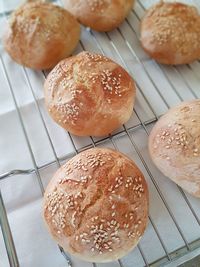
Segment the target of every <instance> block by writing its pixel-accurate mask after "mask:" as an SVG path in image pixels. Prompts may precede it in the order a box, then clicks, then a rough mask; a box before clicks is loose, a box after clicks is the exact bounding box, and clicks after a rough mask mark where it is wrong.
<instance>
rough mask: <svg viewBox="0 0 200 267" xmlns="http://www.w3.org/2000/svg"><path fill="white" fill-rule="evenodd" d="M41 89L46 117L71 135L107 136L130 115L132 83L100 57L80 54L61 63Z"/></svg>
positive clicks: (111, 63) (132, 92)
mask: <svg viewBox="0 0 200 267" xmlns="http://www.w3.org/2000/svg"><path fill="white" fill-rule="evenodd" d="M44 87H45V102H46V106H47V108H48V111H49V113H50V115H51V116H52V118H53V119H54V120H55V121H56V122H57V123H58V124H59V125H61V126H62V127H63V128H64V129H66V130H68V131H69V132H71V133H73V134H75V135H79V136H89V135H93V136H104V135H107V134H109V133H111V132H112V131H114V130H115V129H117V128H118V127H119V126H121V125H122V124H123V123H125V122H127V121H128V120H129V118H130V116H131V114H132V111H133V103H134V100H135V85H134V81H133V79H132V78H131V77H130V76H129V74H128V73H127V72H126V71H125V70H124V69H123V68H122V67H121V66H119V65H118V64H116V63H115V62H113V61H112V60H110V59H109V58H107V57H105V56H102V55H98V54H91V53H89V52H82V53H80V54H78V55H76V56H73V57H71V58H68V59H65V60H63V61H61V62H60V63H59V64H58V65H57V66H56V67H55V68H54V69H53V70H52V72H51V73H50V74H49V76H48V77H47V80H46V82H45V85H44Z"/></svg>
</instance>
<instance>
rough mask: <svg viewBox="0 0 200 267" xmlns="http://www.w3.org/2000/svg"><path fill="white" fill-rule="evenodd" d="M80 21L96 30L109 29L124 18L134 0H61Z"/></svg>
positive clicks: (113, 27)
mask: <svg viewBox="0 0 200 267" xmlns="http://www.w3.org/2000/svg"><path fill="white" fill-rule="evenodd" d="M63 3H64V6H65V8H66V9H67V10H69V12H71V13H72V14H73V15H74V16H75V17H76V18H77V19H78V20H79V21H80V23H82V24H84V25H85V26H88V27H90V28H92V29H94V30H96V31H111V30H113V29H115V28H116V27H118V26H119V25H120V24H121V23H122V22H123V20H124V19H125V18H126V16H127V15H128V13H129V12H130V10H131V8H132V7H133V4H134V0H63Z"/></svg>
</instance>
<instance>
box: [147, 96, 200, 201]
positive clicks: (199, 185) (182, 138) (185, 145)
mask: <svg viewBox="0 0 200 267" xmlns="http://www.w3.org/2000/svg"><path fill="white" fill-rule="evenodd" d="M199 114H200V100H199V99H198V100H193V101H190V102H183V103H181V104H180V105H178V106H176V107H174V108H172V109H170V110H169V111H168V112H167V113H166V114H165V115H164V116H162V117H161V119H160V120H159V121H158V122H157V123H156V125H155V126H154V128H153V130H152V132H151V134H150V137H149V152H150V155H151V158H152V160H153V162H154V163H155V165H156V166H157V167H158V169H159V170H160V171H161V172H162V173H163V174H164V175H166V176H167V177H169V178H170V179H171V180H173V181H174V182H175V183H177V184H178V185H179V186H180V187H182V188H183V189H184V190H185V191H187V192H188V193H190V194H192V195H194V196H196V197H200V116H199Z"/></svg>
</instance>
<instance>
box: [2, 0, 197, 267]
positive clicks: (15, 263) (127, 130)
mask: <svg viewBox="0 0 200 267" xmlns="http://www.w3.org/2000/svg"><path fill="white" fill-rule="evenodd" d="M139 4H140V6H141V7H142V8H143V9H144V6H143V5H142V3H141V2H140V1H139ZM133 14H134V15H135V16H136V17H137V19H138V20H140V18H139V16H138V15H137V13H136V12H135V11H133ZM4 15H5V14H4ZM6 16H7V14H6ZM126 23H127V24H128V26H129V27H130V28H131V30H132V31H133V33H134V34H135V35H136V36H137V37H138V34H137V32H136V31H135V30H134V28H133V27H132V25H131V24H130V23H129V20H128V19H127V20H126ZM117 31H118V34H119V35H120V36H121V38H123V40H124V43H125V45H126V46H127V49H129V51H130V52H131V53H132V55H133V57H134V58H135V59H136V60H137V62H138V64H140V66H141V67H142V69H143V70H144V72H145V74H146V76H147V77H148V79H149V81H150V82H151V84H152V85H153V87H154V88H155V89H156V92H157V93H158V95H159V97H160V98H161V99H162V101H163V103H164V104H165V106H166V107H167V108H169V104H168V102H167V101H166V99H165V98H164V97H163V95H162V93H161V92H160V90H159V88H158V87H157V85H156V84H155V82H154V80H153V78H152V77H151V75H150V74H149V72H148V69H147V68H146V65H145V64H144V63H143V62H142V61H141V60H140V58H139V57H138V56H137V54H136V53H135V51H134V49H133V48H132V46H131V45H130V44H129V43H128V41H127V40H126V38H125V37H124V34H123V32H122V31H121V30H120V29H118V30H117ZM90 34H91V37H92V38H93V41H94V42H95V44H96V45H97V46H98V49H99V50H100V51H101V52H102V53H105V54H106V52H105V51H104V49H103V47H102V45H101V43H99V41H98V40H97V38H96V35H95V33H94V32H92V31H90ZM105 35H106V36H107V38H108V40H109V44H110V45H111V46H112V47H113V49H114V51H115V54H116V56H117V57H119V58H120V61H121V62H122V64H123V65H124V66H125V67H127V68H128V65H127V63H126V61H125V60H124V59H123V56H122V55H121V54H120V51H119V49H118V47H117V46H116V44H115V43H114V42H113V40H112V39H111V38H110V35H109V33H108V34H105ZM80 44H81V46H82V48H83V49H84V45H83V43H82V42H80ZM0 63H1V64H2V66H3V71H4V75H5V77H6V81H7V84H8V87H9V89H10V92H11V95H12V99H13V102H14V105H15V109H16V112H17V115H18V119H19V121H20V124H21V127H22V130H23V134H24V136H25V140H26V144H27V147H28V149H29V153H30V155H31V159H32V163H33V169H28V170H12V171H10V172H7V173H4V174H2V175H0V180H2V179H5V178H8V177H10V176H15V175H28V174H32V173H35V174H36V177H37V180H38V183H39V186H40V190H41V192H42V193H43V192H44V187H43V183H42V179H41V176H40V170H41V169H42V168H48V167H49V166H50V165H51V164H56V165H57V167H59V166H60V162H61V161H62V160H65V159H67V158H70V157H71V156H73V155H66V157H63V158H62V159H61V158H59V157H58V155H57V154H56V150H55V147H54V144H53V141H52V139H51V135H50V132H49V130H48V128H47V126H46V123H45V119H44V116H43V114H42V112H41V108H40V106H39V104H38V99H37V97H36V95H35V93H34V90H33V86H32V84H31V81H30V78H29V75H28V72H27V70H26V69H25V68H23V69H22V71H23V73H24V76H25V78H26V82H27V85H28V88H29V89H30V90H31V93H32V96H33V99H34V103H35V105H36V108H37V111H38V114H39V117H40V120H41V122H42V124H43V127H44V130H45V133H46V136H47V138H48V141H49V144H50V147H51V149H52V152H53V155H54V158H55V160H54V161H52V162H49V163H47V164H45V165H43V166H37V163H36V160H35V157H34V154H33V151H32V147H31V143H30V141H29V137H28V133H27V131H26V128H25V125H24V122H23V118H22V115H21V113H20V109H19V107H18V104H17V101H16V98H15V93H14V89H13V88H12V84H11V82H10V77H9V75H8V72H7V69H6V65H5V63H4V60H3V58H2V57H0ZM157 66H158V67H159V68H160V71H161V72H162V73H163V75H164V77H165V78H166V80H167V81H168V83H169V85H170V86H171V88H172V89H173V91H174V92H175V93H176V95H177V97H178V98H179V99H180V101H182V100H183V98H182V97H181V95H180V94H179V92H178V91H177V89H176V87H175V86H174V85H173V83H172V82H171V80H170V79H169V77H168V75H167V73H166V71H165V69H164V68H163V66H162V65H160V64H157ZM172 68H173V69H174V71H175V72H176V73H177V75H179V76H180V77H181V78H182V80H183V81H184V83H185V85H186V86H187V88H188V90H189V91H190V92H191V94H192V95H193V97H194V98H197V95H196V93H195V92H194V91H193V89H192V87H191V86H190V84H189V82H188V81H187V79H186V78H185V77H184V76H183V75H182V73H181V72H180V71H179V69H177V68H176V67H172ZM188 68H190V69H191V66H189V65H188ZM128 69H129V68H128ZM130 72H131V71H130ZM131 74H133V75H134V73H132V72H131ZM195 75H196V73H195ZM196 76H197V75H196ZM198 79H199V77H198ZM137 88H138V91H139V92H140V94H141V95H142V97H143V99H144V100H145V102H146V104H147V106H148V107H149V109H150V110H151V112H152V114H153V116H154V118H152V119H151V120H149V121H146V122H143V120H142V119H141V118H140V116H139V114H138V112H137V110H136V109H134V112H135V114H136V117H137V118H138V120H139V122H140V124H138V125H136V126H134V127H130V128H127V127H126V126H125V125H124V126H123V127H124V128H123V130H122V131H121V132H119V133H116V134H113V135H110V136H108V137H106V138H103V139H101V140H98V141H94V139H93V138H92V137H90V139H91V145H87V146H83V147H81V148H80V149H77V147H76V145H75V143H74V140H73V137H72V135H71V134H69V138H70V140H71V143H72V145H73V148H74V151H75V154H78V153H79V152H80V151H82V150H85V149H87V148H89V147H96V146H97V145H99V144H101V143H104V142H107V141H108V140H110V142H111V143H112V145H113V147H114V148H115V149H118V147H117V145H116V143H115V140H114V139H116V138H120V137H121V136H124V135H126V136H127V137H128V138H129V141H130V143H131V145H132V148H133V150H134V151H135V152H136V153H137V156H138V157H139V158H140V160H141V162H142V164H143V166H144V167H145V169H146V172H147V173H148V175H149V177H150V178H151V180H152V182H153V184H154V186H155V188H156V190H157V192H158V194H159V196H160V198H161V200H162V202H163V203H164V205H165V207H166V209H167V211H168V213H169V215H170V217H171V218H172V220H173V222H174V224H175V226H176V228H177V230H178V232H179V234H180V236H181V238H182V240H183V241H184V243H185V247H186V248H187V249H188V250H189V249H190V245H189V243H188V242H187V240H186V238H185V236H184V233H183V231H182V230H181V228H180V226H179V224H178V222H177V220H176V218H175V216H174V214H173V212H172V210H171V209H170V207H169V205H168V203H167V201H166V199H165V197H164V196H163V194H162V191H161V190H160V188H159V186H158V184H157V182H156V180H155V178H154V176H153V174H152V173H151V171H150V169H149V167H148V165H147V163H146V162H145V159H144V158H143V156H142V154H141V152H140V150H139V148H138V146H137V144H136V143H135V141H134V140H133V137H132V135H131V133H132V132H133V131H136V130H137V129H139V128H142V129H143V130H144V132H145V133H146V136H147V137H148V134H149V132H148V129H147V126H148V125H149V124H151V123H152V122H155V121H157V120H158V116H157V113H156V111H155V110H154V108H153V107H152V105H151V104H150V102H149V100H148V99H147V97H146V96H145V94H144V92H143V89H142V88H141V87H140V86H139V85H138V84H137ZM179 190H180V192H181V194H182V196H183V199H184V200H185V202H186V203H187V205H188V207H189V209H190V210H191V212H192V214H193V216H194V217H195V219H196V221H197V222H198V224H199V225H200V220H199V218H198V215H197V214H196V213H195V210H194V209H193V207H192V205H191V203H190V201H189V200H188V198H187V196H186V195H185V193H184V192H183V190H182V189H180V188H179ZM2 207H3V208H4V210H3V212H2V213H4V215H6V210H5V207H4V206H3V199H2V197H1V195H0V208H1V209H2ZM3 218H5V216H3ZM0 219H1V218H0ZM149 220H150V223H151V225H152V227H153V229H154V231H155V234H156V236H157V237H158V240H159V242H160V244H161V246H162V248H163V250H164V252H165V255H166V258H167V259H168V261H170V260H171V254H170V253H169V252H168V250H167V248H166V246H165V242H164V240H163V239H162V237H161V235H160V233H159V231H158V229H157V227H156V224H155V223H154V221H153V220H152V218H151V216H149ZM2 225H3V224H2ZM5 225H6V227H9V223H8V221H6V223H4V227H5ZM8 232H9V229H8ZM3 233H4V231H3ZM9 238H11V243H10V244H11V245H10V246H11V247H10V251H11V252H13V253H11V255H8V256H9V260H10V259H11V261H13V263H12V264H13V265H11V266H12V267H18V266H19V263H18V260H17V255H16V251H15V246H14V243H13V242H12V234H11V232H10V236H9ZM6 242H8V238H7V237H6ZM7 248H8V244H7ZM138 250H139V252H140V255H141V257H142V259H143V262H144V264H145V266H150V264H149V262H148V260H147V258H146V256H145V253H144V251H143V250H142V248H141V246H140V245H138ZM7 251H8V249H7ZM60 251H61V253H62V254H63V256H64V257H65V258H66V261H67V263H68V266H72V265H71V264H72V263H71V260H70V258H69V257H68V255H67V254H66V253H65V252H64V251H63V249H62V248H60ZM118 263H119V265H120V266H123V263H122V261H120V260H119V261H118ZM93 266H96V265H95V264H94V263H93Z"/></svg>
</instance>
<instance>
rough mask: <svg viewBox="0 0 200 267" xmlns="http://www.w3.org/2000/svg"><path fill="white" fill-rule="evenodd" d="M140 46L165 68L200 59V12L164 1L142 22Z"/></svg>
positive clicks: (152, 9) (190, 7) (150, 11)
mask: <svg viewBox="0 0 200 267" xmlns="http://www.w3.org/2000/svg"><path fill="white" fill-rule="evenodd" d="M141 42H142V46H143V48H144V50H145V51H146V52H147V54H149V56H150V57H152V58H154V59H155V60H157V61H158V62H160V63H163V64H174V65H179V64H187V63H190V62H192V61H194V60H196V59H200V14H199V12H198V10H197V9H196V8H195V7H193V6H189V5H185V4H181V3H167V2H163V1H161V2H160V3H158V4H156V5H155V6H153V7H152V8H150V9H149V10H148V11H147V13H146V15H145V16H144V18H143V20H142V23H141Z"/></svg>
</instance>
